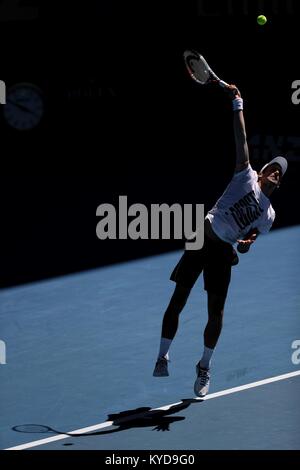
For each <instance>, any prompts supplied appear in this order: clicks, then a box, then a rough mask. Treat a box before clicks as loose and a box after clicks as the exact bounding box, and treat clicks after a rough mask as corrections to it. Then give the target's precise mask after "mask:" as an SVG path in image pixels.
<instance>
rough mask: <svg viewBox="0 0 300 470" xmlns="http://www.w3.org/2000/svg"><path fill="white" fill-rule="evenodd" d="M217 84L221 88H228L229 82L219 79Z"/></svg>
mask: <svg viewBox="0 0 300 470" xmlns="http://www.w3.org/2000/svg"><path fill="white" fill-rule="evenodd" d="M219 85H220V86H221V87H223V88H228V87H229V84H228V83H226V82H224V81H223V80H219Z"/></svg>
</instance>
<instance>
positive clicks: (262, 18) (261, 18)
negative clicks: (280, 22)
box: [257, 15, 267, 26]
mask: <svg viewBox="0 0 300 470" xmlns="http://www.w3.org/2000/svg"><path fill="white" fill-rule="evenodd" d="M266 22H267V18H266V16H265V15H259V16H258V17H257V23H258V24H259V25H260V26H263V25H264V24H266Z"/></svg>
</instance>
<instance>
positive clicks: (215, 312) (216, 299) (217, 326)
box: [204, 292, 226, 366]
mask: <svg viewBox="0 0 300 470" xmlns="http://www.w3.org/2000/svg"><path fill="white" fill-rule="evenodd" d="M225 301H226V295H224V294H214V293H213V292H207V307H208V322H207V325H206V328H205V330H204V345H205V347H206V348H209V349H214V348H215V347H216V345H217V342H218V339H219V337H220V334H221V331H222V327H223V315H224V306H225ZM204 366H205V364H204Z"/></svg>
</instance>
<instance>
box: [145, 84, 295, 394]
mask: <svg viewBox="0 0 300 470" xmlns="http://www.w3.org/2000/svg"><path fill="white" fill-rule="evenodd" d="M226 91H227V92H228V93H229V95H230V97H231V99H232V104H233V114H234V116H233V127H234V136H235V147H236V164H235V172H234V175H233V178H232V180H231V182H230V183H229V185H228V186H227V188H226V190H225V192H224V193H223V195H222V196H221V197H220V199H219V200H218V201H217V202H216V204H215V206H214V207H213V208H212V209H211V210H210V211H209V212H208V214H207V215H206V218H205V223H204V231H205V237H204V245H203V247H202V249H201V250H191V251H187V250H186V251H185V252H184V254H183V256H182V258H181V260H180V261H179V263H178V264H177V266H176V267H175V269H174V271H173V272H172V274H171V280H172V281H174V282H176V287H175V291H174V293H173V296H172V298H171V300H170V303H169V306H168V308H167V310H166V312H165V314H164V318H163V323H162V334H161V342H160V349H159V354H158V359H157V362H156V365H155V369H154V372H153V375H154V376H155V377H165V376H168V375H169V372H168V361H169V349H170V346H171V343H172V341H173V339H174V337H175V335H176V332H177V328H178V322H179V314H180V313H181V311H182V310H183V307H184V306H185V304H186V301H187V299H188V297H189V294H190V292H191V289H192V288H193V286H194V284H195V282H196V280H197V278H198V277H199V275H200V274H201V272H202V271H203V276H204V288H205V290H206V291H207V299H208V322H207V325H206V328H205V331H204V351H203V355H202V358H201V359H200V361H199V362H198V364H197V365H196V374H197V377H196V381H195V385H194V391H195V394H196V395H197V396H199V397H204V396H205V395H206V394H207V393H208V390H209V383H210V368H211V359H212V355H213V352H214V349H215V347H216V344H217V342H218V339H219V336H220V334H221V330H222V325H223V313H224V306H225V301H226V297H227V292H228V287H229V283H230V278H231V266H232V265H234V264H237V262H238V258H237V255H236V252H235V251H234V249H233V245H234V244H235V243H237V250H238V251H239V252H240V253H246V252H247V251H249V249H250V247H251V245H252V244H253V243H254V241H255V240H256V238H257V236H258V235H259V234H260V233H267V232H268V231H269V230H270V228H271V226H272V224H273V222H274V219H275V212H274V209H273V207H272V205H271V202H270V199H269V198H270V196H271V195H272V193H273V192H274V191H275V189H277V188H279V186H280V183H281V180H282V177H283V175H284V174H285V172H286V170H287V166H288V165H287V161H286V159H285V158H283V157H276V158H274V159H273V160H271V161H270V162H269V163H267V164H266V165H265V166H264V167H263V168H262V169H261V170H260V172H259V174H257V172H256V171H254V170H253V169H252V167H251V165H250V163H249V151H248V145H247V138H246V129H245V122H244V116H243V99H242V98H241V95H240V92H239V91H238V89H237V87H236V86H235V85H229V86H228V87H227V88H226Z"/></svg>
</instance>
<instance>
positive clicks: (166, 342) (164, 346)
mask: <svg viewBox="0 0 300 470" xmlns="http://www.w3.org/2000/svg"><path fill="white" fill-rule="evenodd" d="M172 341H173V340H172V339H169V338H161V340H160V348H159V353H158V357H165V358H166V359H167V360H169V349H170V346H171V343H172Z"/></svg>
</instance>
